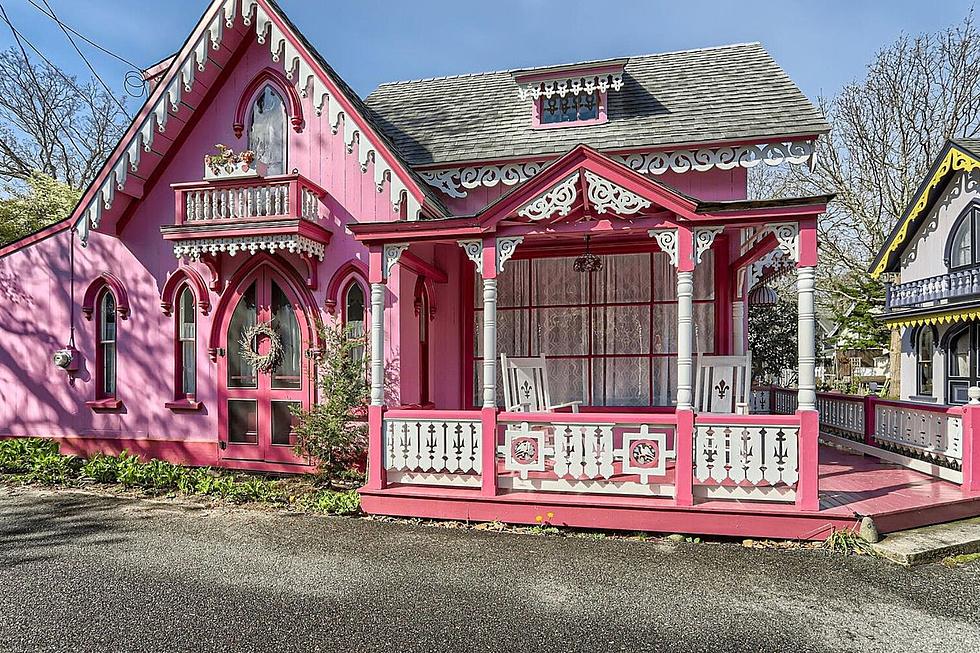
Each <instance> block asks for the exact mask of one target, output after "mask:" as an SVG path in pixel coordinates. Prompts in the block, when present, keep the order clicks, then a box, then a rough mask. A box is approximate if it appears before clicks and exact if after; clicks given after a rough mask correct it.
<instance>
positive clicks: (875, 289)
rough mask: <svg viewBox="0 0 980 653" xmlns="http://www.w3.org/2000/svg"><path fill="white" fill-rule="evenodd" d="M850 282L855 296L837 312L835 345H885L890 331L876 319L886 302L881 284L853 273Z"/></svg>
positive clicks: (857, 347) (867, 347)
mask: <svg viewBox="0 0 980 653" xmlns="http://www.w3.org/2000/svg"><path fill="white" fill-rule="evenodd" d="M850 285H852V286H853V294H854V296H856V297H857V300H856V301H855V302H854V303H853V304H852V305H851V308H850V310H848V311H844V312H841V313H838V314H837V315H836V320H835V321H836V323H837V327H838V328H837V333H838V334H840V335H839V337H838V339H837V348H838V349H842V350H846V349H887V348H888V346H889V344H890V343H889V341H890V339H891V331H890V330H889V329H888V327H886V326H885V325H884V324H882V323H881V322H880V321H878V320H877V319H875V317H876V315H878V314H879V313H880V311H881V308H882V306H884V303H885V287H884V285H883V284H882V283H881V282H879V281H878V280H876V279H872V278H871V277H870V276H866V275H855V276H854V277H853V278H852V279H851V280H850Z"/></svg>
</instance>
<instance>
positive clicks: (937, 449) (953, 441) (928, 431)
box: [873, 403, 963, 470]
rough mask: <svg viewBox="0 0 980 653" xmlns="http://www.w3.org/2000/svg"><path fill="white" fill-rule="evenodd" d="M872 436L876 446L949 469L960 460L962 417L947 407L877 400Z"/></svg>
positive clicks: (961, 457)
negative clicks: (940, 408)
mask: <svg viewBox="0 0 980 653" xmlns="http://www.w3.org/2000/svg"><path fill="white" fill-rule="evenodd" d="M950 410H955V409H950ZM873 438H874V444H875V445H877V446H879V447H882V448H884V449H888V450H891V451H895V452H898V453H902V454H904V455H908V456H911V457H913V458H918V459H920V460H925V461H928V462H930V463H934V464H937V465H940V466H943V467H948V468H950V469H956V470H958V469H960V468H961V465H962V462H963V418H962V416H961V415H959V414H958V413H954V412H949V411H948V410H928V409H916V408H913V407H910V406H908V405H900V404H894V403H879V404H877V405H876V406H875V428H874V433H873Z"/></svg>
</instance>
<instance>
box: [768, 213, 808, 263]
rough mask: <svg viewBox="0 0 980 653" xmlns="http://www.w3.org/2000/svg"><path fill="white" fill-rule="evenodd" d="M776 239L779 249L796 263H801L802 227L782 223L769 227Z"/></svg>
mask: <svg viewBox="0 0 980 653" xmlns="http://www.w3.org/2000/svg"><path fill="white" fill-rule="evenodd" d="M767 227H768V229H769V231H770V232H772V235H773V236H775V237H776V241H777V242H778V243H779V248H780V249H781V250H783V251H784V252H786V254H788V255H789V257H790V259H791V260H792V261H793V262H794V263H799V262H800V225H798V224H796V223H795V222H781V223H779V224H771V225H767Z"/></svg>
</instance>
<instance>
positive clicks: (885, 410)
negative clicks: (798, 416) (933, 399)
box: [753, 388, 972, 483]
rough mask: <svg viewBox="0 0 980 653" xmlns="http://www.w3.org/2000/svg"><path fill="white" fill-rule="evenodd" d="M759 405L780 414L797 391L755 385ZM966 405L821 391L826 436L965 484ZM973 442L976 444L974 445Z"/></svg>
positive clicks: (820, 410) (822, 429) (823, 434)
mask: <svg viewBox="0 0 980 653" xmlns="http://www.w3.org/2000/svg"><path fill="white" fill-rule="evenodd" d="M753 393H757V394H758V395H759V396H760V399H759V400H758V401H757V405H758V406H760V407H761V406H763V405H765V403H766V402H767V401H768V402H769V403H771V404H772V405H773V406H775V409H774V410H773V411H772V412H773V413H777V414H778V413H780V412H782V410H784V409H786V408H788V407H789V406H790V405H792V401H793V400H792V399H791V397H793V398H795V396H796V391H795V390H789V389H786V388H769V389H768V394H769V395H770V399H768V400H764V399H762V398H761V397H762V396H764V395H765V394H766V393H767V389H766V388H755V389H754V390H753ZM964 410H965V407H962V406H936V405H930V404H922V403H916V402H902V401H892V400H887V399H880V398H878V397H874V396H865V397H862V396H855V395H846V394H841V393H837V392H819V393H817V412H818V413H819V415H820V433H821V437H823V438H825V439H829V440H831V441H833V442H835V443H836V444H840V445H843V446H846V447H848V448H851V449H855V450H857V451H860V452H862V453H866V454H869V455H873V456H876V457H878V458H881V459H883V460H887V461H889V462H895V463H898V464H901V465H904V466H906V467H909V468H911V469H915V470H917V471H921V472H924V473H927V474H931V475H933V476H937V477H939V478H943V479H945V480H949V481H953V482H955V483H963V480H964V474H963V469H964V459H965V456H966V449H967V444H968V443H967V441H966V434H965V431H964ZM970 444H972V443H970Z"/></svg>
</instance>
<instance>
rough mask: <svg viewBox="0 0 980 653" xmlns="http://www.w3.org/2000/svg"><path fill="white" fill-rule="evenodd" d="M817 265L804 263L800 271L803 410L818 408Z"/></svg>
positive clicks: (799, 335) (799, 306)
mask: <svg viewBox="0 0 980 653" xmlns="http://www.w3.org/2000/svg"><path fill="white" fill-rule="evenodd" d="M815 279H816V266H813V265H804V266H800V267H799V268H797V270H796V299H797V307H798V309H799V318H798V326H797V330H798V350H799V364H798V367H799V370H798V376H799V380H798V382H797V387H798V388H799V392H798V401H799V410H815V409H816V407H817V381H816V363H817V358H816V320H815V311H814V281H815Z"/></svg>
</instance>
